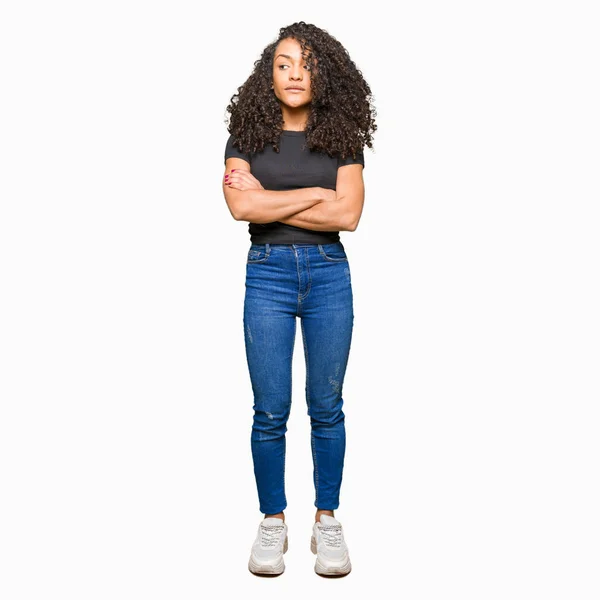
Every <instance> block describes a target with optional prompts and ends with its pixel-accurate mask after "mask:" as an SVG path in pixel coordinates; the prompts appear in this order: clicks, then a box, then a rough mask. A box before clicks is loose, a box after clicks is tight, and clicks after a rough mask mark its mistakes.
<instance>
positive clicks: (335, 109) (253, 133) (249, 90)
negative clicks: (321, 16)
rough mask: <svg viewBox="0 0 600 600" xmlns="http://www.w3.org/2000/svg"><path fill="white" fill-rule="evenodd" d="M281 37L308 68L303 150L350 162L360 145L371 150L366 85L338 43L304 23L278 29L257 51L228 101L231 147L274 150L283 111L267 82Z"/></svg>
mask: <svg viewBox="0 0 600 600" xmlns="http://www.w3.org/2000/svg"><path fill="white" fill-rule="evenodd" d="M286 38H293V39H295V40H296V41H298V43H299V44H300V46H301V48H302V54H303V56H304V57H305V61H306V63H307V64H308V65H309V66H310V68H311V88H312V102H311V105H310V113H309V117H308V121H307V123H306V129H305V131H306V142H307V146H308V148H310V149H311V150H317V151H321V152H326V153H327V154H329V156H332V157H335V156H341V157H342V158H346V157H347V156H348V155H352V157H353V158H356V152H358V151H362V150H363V149H364V147H365V146H368V147H369V148H372V147H373V143H372V139H373V138H372V134H373V132H375V130H376V129H377V125H376V124H375V116H376V115H377V112H376V110H375V108H374V107H373V106H372V99H373V96H372V94H371V89H370V88H369V85H368V84H367V82H366V81H365V79H364V78H363V75H362V73H361V72H360V70H359V69H358V68H357V67H356V65H355V64H354V62H353V61H352V59H351V58H350V55H349V54H348V51H347V50H346V49H345V48H344V46H342V44H341V43H340V42H338V41H337V40H336V39H335V38H334V37H333V36H332V35H331V34H329V33H328V32H327V31H325V30H323V29H319V28H318V27H316V26H315V25H311V24H307V23H305V22H304V21H299V22H297V23H293V24H292V25H288V26H287V27H282V28H281V29H280V30H279V36H278V38H277V39H276V40H275V41H274V42H272V43H271V44H269V45H268V46H267V47H266V48H265V49H264V50H263V51H262V54H261V57H260V59H259V60H257V61H256V62H255V63H254V70H253V72H252V74H251V75H250V77H248V79H247V80H246V82H245V83H244V84H243V85H242V86H241V87H239V88H238V90H237V93H236V94H234V95H233V96H232V97H231V102H230V104H229V106H227V112H229V113H231V117H230V119H229V125H228V127H227V130H228V131H229V133H230V134H232V135H233V137H234V145H236V146H237V147H238V148H239V149H240V150H241V151H242V152H252V153H256V152H260V151H261V150H262V149H263V148H264V147H265V145H266V144H272V145H273V146H274V149H275V151H276V152H279V137H280V135H281V131H282V129H283V113H282V111H281V106H280V104H279V100H278V99H277V97H276V96H275V94H274V92H273V90H272V89H271V82H272V80H273V57H274V54H275V50H276V48H277V45H278V44H279V42H280V41H281V40H283V39H286ZM315 57H316V59H317V61H318V69H317V70H315Z"/></svg>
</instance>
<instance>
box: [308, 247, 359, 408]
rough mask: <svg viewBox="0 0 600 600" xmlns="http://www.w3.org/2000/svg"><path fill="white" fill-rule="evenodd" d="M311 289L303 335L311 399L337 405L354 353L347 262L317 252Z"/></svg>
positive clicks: (309, 397)
mask: <svg viewBox="0 0 600 600" xmlns="http://www.w3.org/2000/svg"><path fill="white" fill-rule="evenodd" d="M310 268H311V279H312V283H311V290H310V293H309V295H308V297H307V298H306V301H305V302H303V310H302V335H303V339H304V352H305V358H306V369H307V402H308V403H309V408H310V404H311V402H313V403H314V402H316V401H319V402H322V403H325V407H326V408H331V407H333V406H335V403H336V402H338V401H339V399H340V398H341V393H342V384H343V381H344V375H345V373H346V366H347V363H348V357H349V354H350V344H351V341H352V329H353V324H354V310H353V297H352V286H351V283H350V276H349V264H348V262H347V261H342V260H340V261H331V260H328V259H327V258H325V257H322V256H321V255H320V254H318V253H317V252H314V253H313V255H312V257H311V267H310Z"/></svg>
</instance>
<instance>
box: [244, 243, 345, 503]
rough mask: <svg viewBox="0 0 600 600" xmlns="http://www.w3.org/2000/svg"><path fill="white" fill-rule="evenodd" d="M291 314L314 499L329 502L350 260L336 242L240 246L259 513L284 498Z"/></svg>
mask: <svg viewBox="0 0 600 600" xmlns="http://www.w3.org/2000/svg"><path fill="white" fill-rule="evenodd" d="M296 317H299V318H300V324H301V328H302V339H303V343H304V359H305V364H306V387H305V391H306V403H307V407H308V415H309V416H310V425H311V439H310V443H311V449H312V458H313V482H314V486H315V506H316V507H317V508H321V509H329V510H333V509H336V508H338V506H339V501H340V487H341V483H342V471H343V467H344V453H345V449H346V430H345V425H344V418H345V416H344V412H343V410H342V405H343V399H342V387H343V382H344V375H345V372H346V365H347V362H348V355H349V352H350V342H351V338H352V327H353V323H354V312H353V299H352V285H351V281H350V265H349V262H348V257H347V255H346V252H345V249H344V246H343V244H342V243H341V242H337V243H333V244H251V245H250V249H249V251H248V257H247V264H246V293H245V298H244V338H245V346H246V357H247V361H248V369H249V373H250V380H251V384H252V392H253V395H254V406H253V409H254V415H253V423H252V432H251V436H250V442H251V449H252V459H253V462H254V476H255V479H256V486H257V490H258V499H259V509H260V511H261V512H262V513H264V514H276V513H279V512H281V511H282V510H284V509H285V508H286V506H287V500H286V495H285V448H286V438H285V434H286V432H287V420H288V417H289V415H290V409H291V405H292V354H293V350H294V342H295V337H296V323H297V320H296Z"/></svg>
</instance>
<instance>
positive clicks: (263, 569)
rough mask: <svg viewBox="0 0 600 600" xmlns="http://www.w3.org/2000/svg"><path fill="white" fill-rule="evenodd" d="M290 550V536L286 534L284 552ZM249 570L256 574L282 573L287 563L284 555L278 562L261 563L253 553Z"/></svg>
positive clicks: (249, 562)
mask: <svg viewBox="0 0 600 600" xmlns="http://www.w3.org/2000/svg"><path fill="white" fill-rule="evenodd" d="M287 550H288V538H287V535H286V536H285V541H284V542H283V554H285V553H286V552H287ZM248 570H249V571H250V572H251V573H253V574H254V575H281V574H282V573H283V572H284V571H285V563H284V562H283V555H282V556H281V557H280V559H279V561H278V562H276V563H261V562H259V561H258V560H256V559H255V558H254V555H253V554H250V560H249V561H248Z"/></svg>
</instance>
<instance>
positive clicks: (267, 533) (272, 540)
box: [260, 523, 283, 548]
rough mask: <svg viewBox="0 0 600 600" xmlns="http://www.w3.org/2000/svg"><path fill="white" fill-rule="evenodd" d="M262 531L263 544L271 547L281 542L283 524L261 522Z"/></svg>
mask: <svg viewBox="0 0 600 600" xmlns="http://www.w3.org/2000/svg"><path fill="white" fill-rule="evenodd" d="M260 531H261V533H262V535H261V540H260V543H261V546H264V547H266V548H269V547H271V546H276V545H277V543H278V542H279V538H280V537H281V532H282V531H283V525H263V524H262V523H261V526H260Z"/></svg>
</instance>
